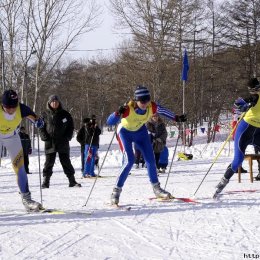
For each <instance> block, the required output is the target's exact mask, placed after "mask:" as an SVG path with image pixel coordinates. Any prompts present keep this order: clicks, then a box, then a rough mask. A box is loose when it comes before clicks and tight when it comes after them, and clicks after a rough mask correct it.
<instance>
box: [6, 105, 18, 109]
mask: <svg viewBox="0 0 260 260" xmlns="http://www.w3.org/2000/svg"><path fill="white" fill-rule="evenodd" d="M3 107H4V108H5V109H14V108H17V106H15V107H14V106H4V105H3Z"/></svg>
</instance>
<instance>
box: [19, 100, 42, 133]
mask: <svg viewBox="0 0 260 260" xmlns="http://www.w3.org/2000/svg"><path fill="white" fill-rule="evenodd" d="M20 109H21V116H22V118H27V119H28V120H29V121H31V122H32V123H33V124H34V125H35V126H36V127H37V128H42V127H43V125H44V121H43V120H42V118H40V117H38V116H36V114H35V113H34V112H33V111H32V110H31V109H30V108H29V107H28V106H26V105H24V104H21V103H20Z"/></svg>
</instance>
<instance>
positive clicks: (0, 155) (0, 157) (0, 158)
mask: <svg viewBox="0 0 260 260" xmlns="http://www.w3.org/2000/svg"><path fill="white" fill-rule="evenodd" d="M2 153H3V145H2V144H1V151H0V167H1V164H2Z"/></svg>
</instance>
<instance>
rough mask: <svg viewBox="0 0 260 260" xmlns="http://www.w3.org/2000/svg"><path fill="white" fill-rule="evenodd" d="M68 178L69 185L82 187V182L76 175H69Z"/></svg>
mask: <svg viewBox="0 0 260 260" xmlns="http://www.w3.org/2000/svg"><path fill="white" fill-rule="evenodd" d="M68 179H69V187H81V184H80V183H77V182H76V180H75V177H74V175H71V176H69V177H68Z"/></svg>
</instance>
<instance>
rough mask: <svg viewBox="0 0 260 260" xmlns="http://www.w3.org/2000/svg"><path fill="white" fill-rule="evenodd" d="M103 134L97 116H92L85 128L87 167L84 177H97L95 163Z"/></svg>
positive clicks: (85, 167)
mask: <svg viewBox="0 0 260 260" xmlns="http://www.w3.org/2000/svg"><path fill="white" fill-rule="evenodd" d="M100 134H101V130H100V128H99V127H98V125H97V122H96V116H95V115H92V116H91V119H90V121H89V122H88V124H87V126H86V127H85V152H84V158H85V166H84V172H83V177H84V178H89V177H96V174H95V172H94V169H95V161H96V155H97V151H98V148H99V136H100Z"/></svg>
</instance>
